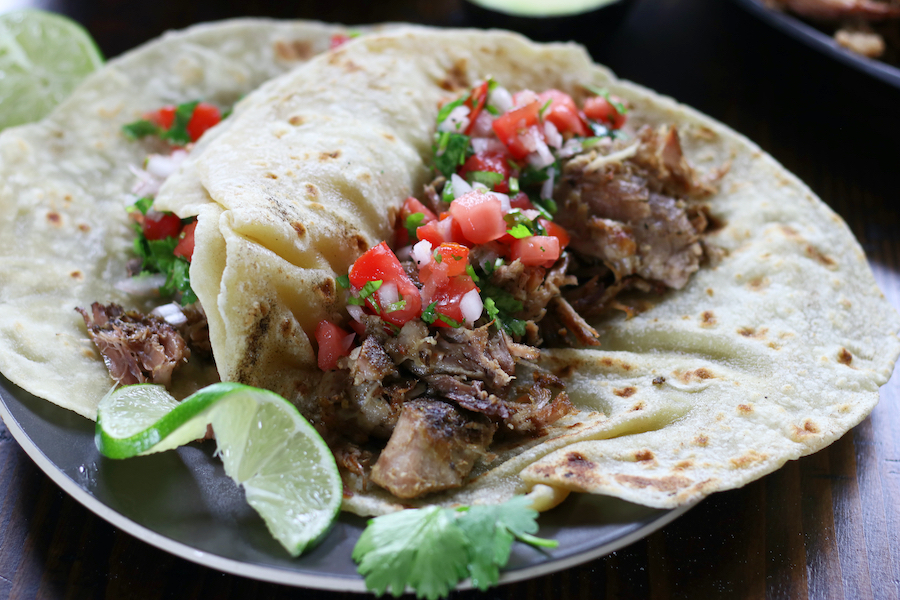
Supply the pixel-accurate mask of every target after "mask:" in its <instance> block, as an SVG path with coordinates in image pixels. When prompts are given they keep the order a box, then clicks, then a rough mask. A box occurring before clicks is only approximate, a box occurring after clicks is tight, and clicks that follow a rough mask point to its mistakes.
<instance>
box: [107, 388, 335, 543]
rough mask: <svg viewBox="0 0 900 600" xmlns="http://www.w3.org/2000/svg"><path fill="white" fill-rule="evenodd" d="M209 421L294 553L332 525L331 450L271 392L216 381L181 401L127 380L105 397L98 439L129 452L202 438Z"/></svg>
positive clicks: (237, 474) (250, 497) (235, 472)
mask: <svg viewBox="0 0 900 600" xmlns="http://www.w3.org/2000/svg"><path fill="white" fill-rule="evenodd" d="M209 424H211V425H212V427H213V430H214V431H215V433H216V443H217V445H218V451H217V454H218V455H219V456H220V458H221V459H222V462H223V463H224V466H225V472H226V473H227V474H228V476H229V477H231V478H232V479H233V480H234V481H235V482H237V483H239V484H241V485H243V487H244V492H245V493H246V496H247V502H248V503H249V504H250V505H251V506H252V507H253V508H254V509H255V510H256V511H257V512H258V513H259V514H260V516H261V517H262V518H263V520H264V521H265V523H266V526H267V527H268V528H269V531H270V532H271V533H272V535H273V536H274V537H275V539H277V540H278V541H279V542H280V543H281V544H282V545H283V546H284V547H285V549H287V551H288V552H290V553H291V555H293V556H299V555H300V554H301V553H302V552H303V551H304V550H305V549H306V548H309V547H311V546H312V545H314V544H315V543H316V542H318V541H319V540H320V539H321V538H322V537H323V536H324V535H325V534H326V533H327V532H328V530H329V529H330V527H331V525H332V523H333V522H334V520H335V518H336V516H337V514H338V512H339V511H340V507H341V498H342V493H343V486H342V483H341V478H340V475H339V473H338V469H337V465H336V463H335V461H334V456H333V455H332V453H331V450H329V448H328V446H327V445H326V444H325V442H324V441H323V440H322V438H321V436H319V434H318V433H317V432H316V430H315V429H314V428H313V427H312V425H310V424H309V423H308V422H307V421H306V419H304V418H303V416H302V415H301V414H300V413H299V411H298V410H297V409H296V407H294V405H292V404H291V403H290V402H288V401H287V400H285V399H284V398H282V397H281V396H279V395H277V394H275V393H273V392H269V391H266V390H261V389H259V388H254V387H250V386H246V385H241V384H237V383H216V384H213V385H211V386H209V387H206V388H204V389H202V390H200V391H199V392H197V393H195V394H193V395H191V396H189V397H188V398H186V399H185V400H183V401H182V402H177V401H176V400H175V399H174V398H172V397H171V396H170V395H169V393H168V392H166V390H165V388H163V387H162V386H157V385H149V384H141V385H131V386H125V387H122V388H119V389H117V390H114V391H112V392H110V393H109V394H107V396H106V397H105V398H103V400H102V401H101V402H100V406H99V408H98V414H97V429H96V436H95V441H96V444H97V448H98V449H99V450H100V452H101V453H102V454H103V455H104V456H107V457H109V458H130V457H133V456H138V455H143V454H151V453H154V452H161V451H163V450H170V449H172V448H176V447H178V446H181V445H183V444H186V443H188V442H191V441H193V440H196V439H198V438H201V437H203V436H204V435H205V434H206V428H207V425H209Z"/></svg>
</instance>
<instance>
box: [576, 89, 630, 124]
mask: <svg viewBox="0 0 900 600" xmlns="http://www.w3.org/2000/svg"><path fill="white" fill-rule="evenodd" d="M610 98H611V99H612V100H614V101H616V102H618V101H619V99H618V98H616V97H615V96H610ZM584 114H585V116H586V117H587V118H588V119H594V120H595V121H604V122H606V123H608V124H610V125H611V126H612V128H613V129H619V128H620V127H622V125H624V124H625V121H626V120H627V117H626V116H625V115H623V114H621V113H619V111H617V110H616V107H615V106H614V105H613V103H612V102H610V101H609V100H607V99H606V98H604V97H603V96H592V97H590V98H588V99H587V100H585V101H584Z"/></svg>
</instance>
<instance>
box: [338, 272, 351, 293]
mask: <svg viewBox="0 0 900 600" xmlns="http://www.w3.org/2000/svg"><path fill="white" fill-rule="evenodd" d="M336 281H337V282H338V285H339V286H341V287H342V288H344V289H345V290H349V289H350V276H349V275H341V276H339V277H338V278H337V279H336Z"/></svg>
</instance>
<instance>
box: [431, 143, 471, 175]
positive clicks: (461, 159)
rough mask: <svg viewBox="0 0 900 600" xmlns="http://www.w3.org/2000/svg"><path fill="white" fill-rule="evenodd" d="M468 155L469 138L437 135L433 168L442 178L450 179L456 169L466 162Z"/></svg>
mask: <svg viewBox="0 0 900 600" xmlns="http://www.w3.org/2000/svg"><path fill="white" fill-rule="evenodd" d="M468 153H469V136H467V135H463V134H461V133H450V132H443V133H438V134H437V149H436V150H435V154H434V166H435V168H436V169H437V170H438V171H440V172H441V173H442V174H443V175H444V177H446V178H447V179H450V178H451V177H452V176H453V174H454V173H456V169H457V167H459V166H461V165H462V164H463V163H465V162H466V157H467V156H468Z"/></svg>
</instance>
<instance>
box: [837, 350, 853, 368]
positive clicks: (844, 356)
mask: <svg viewBox="0 0 900 600" xmlns="http://www.w3.org/2000/svg"><path fill="white" fill-rule="evenodd" d="M838 362H839V363H841V364H842V365H847V366H848V367H849V366H850V363H852V362H853V355H852V354H850V351H849V350H847V349H846V348H841V349H840V351H839V352H838Z"/></svg>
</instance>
